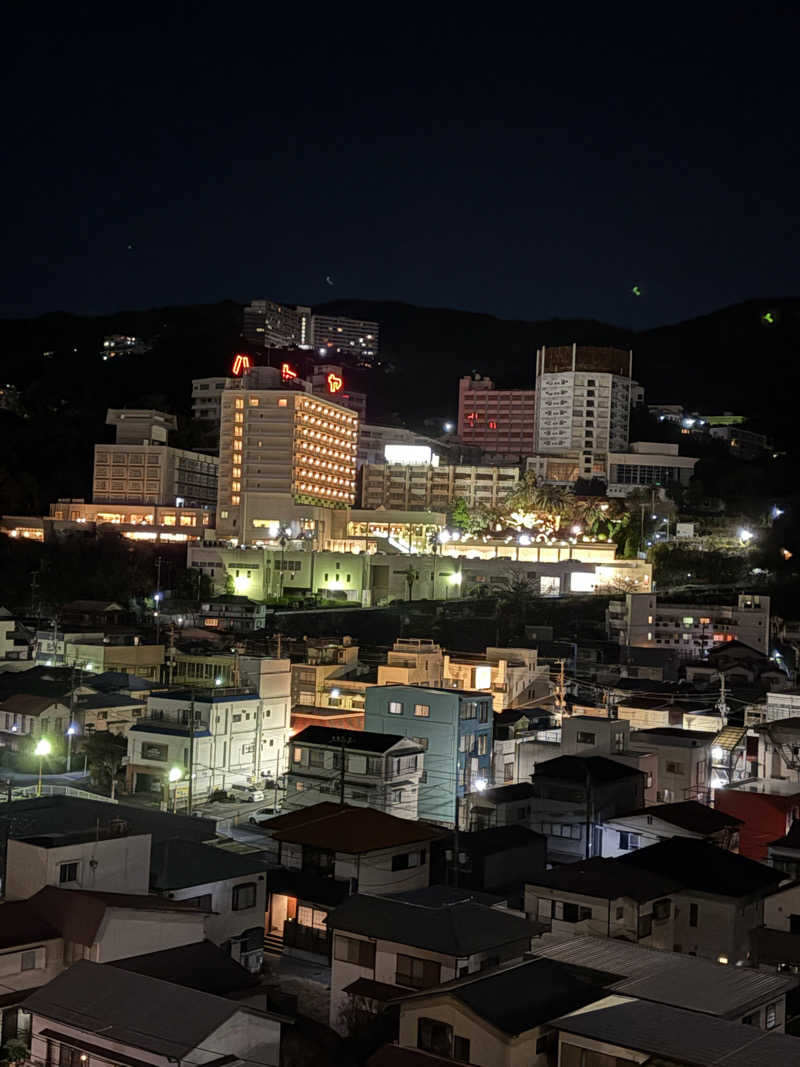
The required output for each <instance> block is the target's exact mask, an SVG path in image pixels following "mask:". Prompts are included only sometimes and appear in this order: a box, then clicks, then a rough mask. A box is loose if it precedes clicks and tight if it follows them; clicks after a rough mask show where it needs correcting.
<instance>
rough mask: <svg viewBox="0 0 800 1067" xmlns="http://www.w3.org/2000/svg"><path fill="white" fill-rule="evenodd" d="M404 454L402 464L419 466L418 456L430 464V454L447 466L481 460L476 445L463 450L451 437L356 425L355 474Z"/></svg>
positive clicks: (403, 428)
mask: <svg viewBox="0 0 800 1067" xmlns="http://www.w3.org/2000/svg"><path fill="white" fill-rule="evenodd" d="M404 446H405V447H404ZM387 448H388V449H389V451H388V452H387ZM412 449H425V450H426V452H417V453H416V454H415V453H414V452H413V451H412ZM404 452H405V457H404V460H403V461H404V462H411V461H412V458H414V459H415V460H416V462H420V456H422V457H423V458H424V461H425V462H430V458H431V454H435V455H437V456H438V457H439V461H440V462H441V463H450V464H458V463H479V462H480V459H481V450H480V448H479V447H478V446H477V445H471V446H467V445H465V444H463V442H461V441H459V440H458V439H454V438H453V437H452V436H451V435H448V436H446V437H441V438H437V437H426V436H425V435H424V434H419V433H415V432H414V431H413V430H407V429H405V427H403V426H377V425H375V424H374V423H365V422H359V424H358V467H359V470H360V469H361V467H363V466H364V464H365V463H366V464H378V463H386V462H387V456H388V457H389V458H388V461H392V457H396V456H397V455H398V454H399V455H401V456H403V454H404Z"/></svg>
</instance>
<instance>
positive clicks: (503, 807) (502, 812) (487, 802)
mask: <svg viewBox="0 0 800 1067" xmlns="http://www.w3.org/2000/svg"><path fill="white" fill-rule="evenodd" d="M537 796H538V793H537V791H536V787H535V786H534V785H533V784H532V783H531V782H516V783H514V784H512V785H501V786H497V787H496V788H494V789H484V790H483V792H482V793H470V795H469V796H468V797H467V804H468V811H469V816H468V819H469V828H470V830H488V829H489V828H490V827H494V826H528V827H529V826H531V825H532V823H533V819H534V808H535V803H536V797H537Z"/></svg>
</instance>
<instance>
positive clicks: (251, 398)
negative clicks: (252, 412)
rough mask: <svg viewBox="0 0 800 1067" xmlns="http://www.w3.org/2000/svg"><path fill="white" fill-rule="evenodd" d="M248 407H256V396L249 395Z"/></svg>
mask: <svg viewBox="0 0 800 1067" xmlns="http://www.w3.org/2000/svg"><path fill="white" fill-rule="evenodd" d="M250 407H251V408H257V407H258V397H257V396H251V397H250Z"/></svg>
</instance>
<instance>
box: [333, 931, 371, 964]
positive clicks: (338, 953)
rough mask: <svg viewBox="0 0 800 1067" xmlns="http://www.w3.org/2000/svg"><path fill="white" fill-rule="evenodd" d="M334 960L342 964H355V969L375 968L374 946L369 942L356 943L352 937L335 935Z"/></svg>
mask: <svg viewBox="0 0 800 1067" xmlns="http://www.w3.org/2000/svg"><path fill="white" fill-rule="evenodd" d="M333 955H334V959H337V960H341V961H342V963H355V964H356V966H357V967H372V968H374V967H375V945H374V944H373V943H372V942H371V941H358V940H356V938H354V937H342V936H341V935H340V934H337V935H336V940H335V942H334V950H333Z"/></svg>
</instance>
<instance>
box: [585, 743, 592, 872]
mask: <svg viewBox="0 0 800 1067" xmlns="http://www.w3.org/2000/svg"><path fill="white" fill-rule="evenodd" d="M584 758H585V757H584ZM585 788H586V848H585V850H584V855H585V858H586V859H587V860H588V859H590V858H591V855H592V840H591V838H592V821H593V820H592V775H591V771H590V770H589V764H588V763H587V764H586V786H585Z"/></svg>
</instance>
